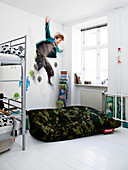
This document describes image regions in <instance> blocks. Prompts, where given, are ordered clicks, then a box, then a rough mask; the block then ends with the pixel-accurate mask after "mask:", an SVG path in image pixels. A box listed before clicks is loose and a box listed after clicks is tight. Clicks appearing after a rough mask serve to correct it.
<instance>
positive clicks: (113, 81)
mask: <svg viewBox="0 0 128 170" xmlns="http://www.w3.org/2000/svg"><path fill="white" fill-rule="evenodd" d="M127 18H128V8H121V9H117V10H114V11H112V12H111V13H109V14H108V26H109V27H108V30H109V62H108V65H109V69H108V70H109V77H108V78H109V79H108V83H109V84H108V91H109V92H110V93H118V94H120V93H121V94H128V88H127V87H128V29H127V28H128V19H127ZM118 48H121V52H120V53H119V52H118ZM118 55H119V56H120V60H121V64H118V63H117V57H118Z"/></svg>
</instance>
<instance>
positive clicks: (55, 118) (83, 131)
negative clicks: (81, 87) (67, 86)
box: [27, 106, 121, 142]
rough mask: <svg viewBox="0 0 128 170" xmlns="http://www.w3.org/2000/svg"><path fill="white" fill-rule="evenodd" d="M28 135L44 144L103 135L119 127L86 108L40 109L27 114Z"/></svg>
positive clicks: (99, 113)
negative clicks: (28, 119) (107, 130)
mask: <svg viewBox="0 0 128 170" xmlns="http://www.w3.org/2000/svg"><path fill="white" fill-rule="evenodd" d="M27 114H28V115H29V118H30V134H31V135H32V136H33V137H35V138H36V139H39V140H41V141H44V142H53V141H62V140H67V139H74V138H79V137H84V136H89V135H94V134H100V133H103V131H104V129H110V128H117V127H119V126H121V123H120V122H119V121H116V120H114V119H112V118H110V117H109V116H107V115H106V114H104V113H101V112H100V111H97V110H95V109H93V108H90V107H86V106H69V107H63V108H60V109H40V110H30V111H28V112H27Z"/></svg>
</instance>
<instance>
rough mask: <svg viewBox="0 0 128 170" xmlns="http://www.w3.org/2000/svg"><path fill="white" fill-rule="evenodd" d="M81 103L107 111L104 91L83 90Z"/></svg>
mask: <svg viewBox="0 0 128 170" xmlns="http://www.w3.org/2000/svg"><path fill="white" fill-rule="evenodd" d="M81 105H83V106H89V107H93V108H94V109H96V110H99V111H105V102H104V91H101V90H81Z"/></svg>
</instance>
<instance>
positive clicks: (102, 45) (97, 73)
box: [81, 23, 108, 85]
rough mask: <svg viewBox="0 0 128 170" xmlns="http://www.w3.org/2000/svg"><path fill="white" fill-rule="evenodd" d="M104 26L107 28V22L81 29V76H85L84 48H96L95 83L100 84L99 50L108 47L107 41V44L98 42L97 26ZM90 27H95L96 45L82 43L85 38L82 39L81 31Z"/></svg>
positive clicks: (98, 32) (98, 31)
mask: <svg viewBox="0 0 128 170" xmlns="http://www.w3.org/2000/svg"><path fill="white" fill-rule="evenodd" d="M106 26H107V28H108V25H107V23H105V24H100V25H96V26H92V27H88V28H84V29H81V45H82V47H81V55H82V60H81V61H82V76H83V77H84V78H85V55H84V52H85V50H93V49H96V57H97V71H96V83H95V84H96V85H101V80H100V78H101V77H100V73H101V63H100V58H101V57H100V50H101V49H105V48H107V49H108V43H107V44H100V30H99V28H101V27H106ZM91 29H96V45H94V46H88V47H85V46H84V44H83V42H85V40H84V41H83V33H84V32H85V31H87V30H91ZM93 84H94V83H93Z"/></svg>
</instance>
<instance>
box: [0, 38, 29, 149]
mask: <svg viewBox="0 0 128 170" xmlns="http://www.w3.org/2000/svg"><path fill="white" fill-rule="evenodd" d="M26 42H27V36H26V35H25V36H23V37H19V38H16V39H13V40H10V41H7V42H4V43H1V44H0V45H8V46H9V47H13V48H19V47H20V48H21V49H22V53H23V57H22V58H21V62H20V64H17V63H7V61H6V63H4V62H3V63H1V66H8V65H20V66H21V80H0V82H17V81H18V82H19V81H21V82H22V85H21V97H20V98H19V99H20V100H21V101H16V100H15V99H16V98H7V97H4V98H3V99H0V100H3V101H4V100H7V102H3V103H5V105H7V106H8V107H7V108H6V110H7V112H8V113H9V111H10V110H11V107H12V106H13V107H15V108H18V109H20V110H21V114H20V115H21V118H22V120H21V124H22V150H25V149H26ZM17 57H19V56H17ZM10 101H13V102H16V103H20V104H21V107H20V106H19V107H18V106H15V104H11V103H10ZM10 116H11V115H10ZM12 117H13V116H12Z"/></svg>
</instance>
